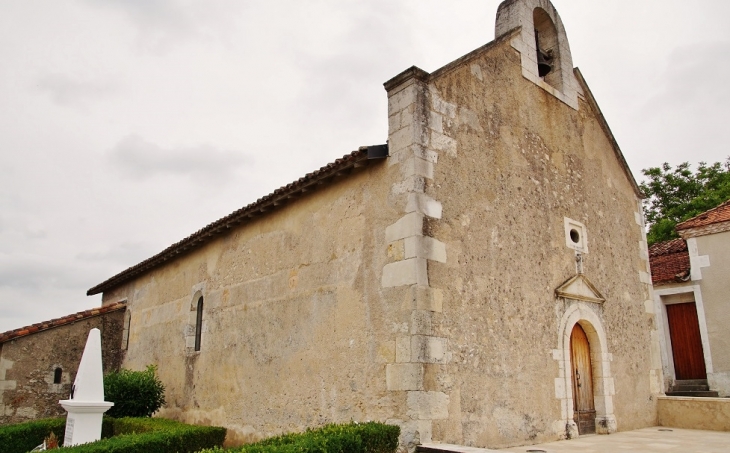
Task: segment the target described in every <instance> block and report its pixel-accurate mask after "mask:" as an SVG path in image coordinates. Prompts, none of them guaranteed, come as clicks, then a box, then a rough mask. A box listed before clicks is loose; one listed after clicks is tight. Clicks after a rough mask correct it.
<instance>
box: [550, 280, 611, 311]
mask: <svg viewBox="0 0 730 453" xmlns="http://www.w3.org/2000/svg"><path fill="white" fill-rule="evenodd" d="M555 295H556V296H557V297H562V298H565V299H573V300H581V301H584V302H593V303H596V304H602V303H604V302H606V299H605V298H604V297H603V296H602V295H601V293H600V292H598V290H597V289H596V287H595V286H593V283H591V281H590V280H588V277H586V276H585V275H583V274H576V275H574V276H573V277H570V278H569V279H568V280H566V281H565V282H563V284H562V285H560V286H558V287H557V288H555Z"/></svg>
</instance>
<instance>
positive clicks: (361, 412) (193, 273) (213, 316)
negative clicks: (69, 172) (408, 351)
mask: <svg viewBox="0 0 730 453" xmlns="http://www.w3.org/2000/svg"><path fill="white" fill-rule="evenodd" d="M366 155H367V152H366V151H364V150H361V151H358V152H355V153H353V154H351V155H350V156H348V157H346V158H344V159H342V160H341V161H342V162H341V163H339V164H334V165H332V166H331V167H332V170H330V169H329V166H328V167H324V168H323V169H322V170H320V171H319V172H315V173H316V176H311V175H313V174H310V175H308V176H307V178H305V181H304V182H298V183H296V184H291V185H289V186H287V187H286V188H285V189H282V190H279V191H276V192H275V193H274V194H273V195H271V196H268V197H264V198H263V199H262V200H264V201H262V202H261V203H259V202H257V203H254V204H252V205H249V207H247V208H246V209H242V210H239V211H236V212H235V213H233V214H231V215H230V216H228V217H226V218H224V219H221V220H220V221H218V222H215V223H214V224H211V225H209V227H206V228H207V229H204V230H202V231H203V232H202V233H199V234H197V236H196V235H193V236H192V238H193V239H190V238H188V239H187V241H188V242H191V241H194V240H195V239H194V238H197V237H206V238H208V236H206V234H205V233H206V232H208V231H212V230H213V229H214V228H217V226H218V225H220V226H221V230H222V231H221V233H220V234H218V235H213V234H211V235H210V239H207V240H206V242H205V243H204V244H203V245H201V246H198V247H197V248H194V249H192V250H190V251H188V252H186V253H185V254H182V256H180V257H176V258H174V259H171V260H169V261H168V262H165V263H163V264H161V265H158V266H157V267H155V268H154V269H152V270H150V271H147V272H144V273H142V274H141V275H138V276H135V277H133V278H130V279H129V280H128V281H126V282H123V283H121V284H114V285H113V286H112V287H111V288H107V289H105V290H104V295H103V300H104V303H105V304H107V303H112V302H114V301H119V300H126V301H127V304H128V307H129V311H130V313H131V320H130V324H129V349H128V351H127V354H126V358H125V364H124V365H125V367H128V368H131V369H143V368H144V367H145V366H147V365H148V364H157V365H158V373H159V376H160V379H161V380H162V382H163V383H164V384H165V386H166V394H167V405H166V406H165V408H163V409H162V411H161V412H160V415H161V416H163V417H171V418H176V419H180V420H182V421H186V422H190V423H199V424H216V425H220V426H225V427H226V428H228V430H229V431H228V437H227V443H228V444H229V445H232V444H241V443H244V442H252V441H256V440H259V439H261V438H264V437H268V436H272V435H277V434H281V433H282V432H291V431H302V430H304V429H306V428H308V427H313V426H318V425H321V424H325V423H332V422H347V421H350V420H354V421H365V420H387V419H389V418H392V415H393V413H394V411H395V409H394V408H396V407H400V406H402V405H403V404H404V401H403V402H401V401H400V400H399V399H398V395H394V394H393V392H389V391H387V389H386V379H385V368H386V364H388V363H393V362H394V361H395V357H396V351H395V338H394V335H395V334H394V330H396V331H397V330H398V329H399V326H398V323H397V320H398V319H399V316H400V315H399V314H400V310H401V307H400V304H393V303H392V302H391V301H390V300H385V299H384V298H383V296H382V294H381V291H380V289H381V288H380V282H381V277H382V269H383V266H384V265H385V261H386V255H387V254H386V250H385V247H383V245H382V244H383V242H384V235H385V226H386V225H388V224H391V223H393V221H394V219H395V218H396V213H395V211H394V210H392V209H388V207H387V198H388V193H389V188H390V185H391V184H390V182H391V177H390V174H391V172H390V171H388V170H389V169H388V168H386V165H387V164H386V163H385V162H383V160H382V159H380V160H372V161H371V162H373V164H370V165H369V166H368V160H364V159H365V158H366ZM348 161H353V162H354V163H353V165H350V166H349V167H347V166H345V165H346V164H347V163H348ZM355 164H356V165H355ZM355 166H357V167H358V169H357V170H353V169H354V167H355ZM362 167H366V168H362ZM338 175H339V176H338ZM294 199H295V200H296V201H294V202H291V201H289V200H294ZM275 203H279V206H278V207H277V206H276V205H275ZM262 208H263V209H262ZM226 225H231V227H230V228H226V227H225V226H226ZM184 242H185V241H182V242H181V243H184ZM172 247H173V249H174V248H178V247H179V244H176V245H173V246H172ZM201 298H202V299H203V301H202V304H201V306H202V308H203V309H202V323H201V324H200V326H199V328H198V324H197V322H196V321H197V316H196V315H197V308H198V306H199V305H198V302H199V301H200V299H201ZM394 326H395V327H394ZM196 331H197V332H196ZM196 333H197V334H199V337H200V347H199V350H196V347H195V345H196V336H197V335H196Z"/></svg>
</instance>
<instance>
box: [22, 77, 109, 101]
mask: <svg viewBox="0 0 730 453" xmlns="http://www.w3.org/2000/svg"><path fill="white" fill-rule="evenodd" d="M35 86H36V88H37V89H38V90H40V91H41V92H45V93H48V95H49V96H50V97H51V99H52V100H53V102H55V103H56V104H58V105H61V106H64V107H66V106H80V107H83V106H85V104H86V102H87V101H91V100H95V99H99V98H102V97H106V96H109V95H112V94H114V92H115V91H117V88H116V86H115V85H114V84H113V83H111V82H107V81H98V80H81V79H77V78H74V77H70V76H68V75H64V74H44V75H41V76H40V77H38V79H37V80H36V84H35Z"/></svg>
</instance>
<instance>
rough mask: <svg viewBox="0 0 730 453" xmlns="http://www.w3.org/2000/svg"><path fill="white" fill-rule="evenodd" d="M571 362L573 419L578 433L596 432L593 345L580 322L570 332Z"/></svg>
mask: <svg viewBox="0 0 730 453" xmlns="http://www.w3.org/2000/svg"><path fill="white" fill-rule="evenodd" d="M570 363H571V369H572V374H573V420H575V423H576V424H577V425H578V434H581V435H582V434H595V432H596V406H595V403H594V401H593V366H592V364H591V345H590V342H589V341H588V335H586V333H585V331H584V330H583V328H582V327H581V326H580V324H576V325H575V326H573V331H572V332H571V334H570Z"/></svg>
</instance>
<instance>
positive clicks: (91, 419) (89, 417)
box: [59, 400, 114, 447]
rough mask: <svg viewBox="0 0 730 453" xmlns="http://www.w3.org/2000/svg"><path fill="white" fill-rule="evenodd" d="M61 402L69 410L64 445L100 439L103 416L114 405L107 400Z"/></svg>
mask: <svg viewBox="0 0 730 453" xmlns="http://www.w3.org/2000/svg"><path fill="white" fill-rule="evenodd" d="M59 403H61V406H63V408H64V409H66V411H68V416H67V417H66V434H65V435H64V440H63V446H64V447H70V446H72V445H78V444H85V443H88V442H94V441H97V440H99V433H100V432H101V419H102V416H103V415H104V412H106V411H107V410H109V408H110V407H112V406H113V405H114V403H110V402H107V401H78V400H63V401H59Z"/></svg>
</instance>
